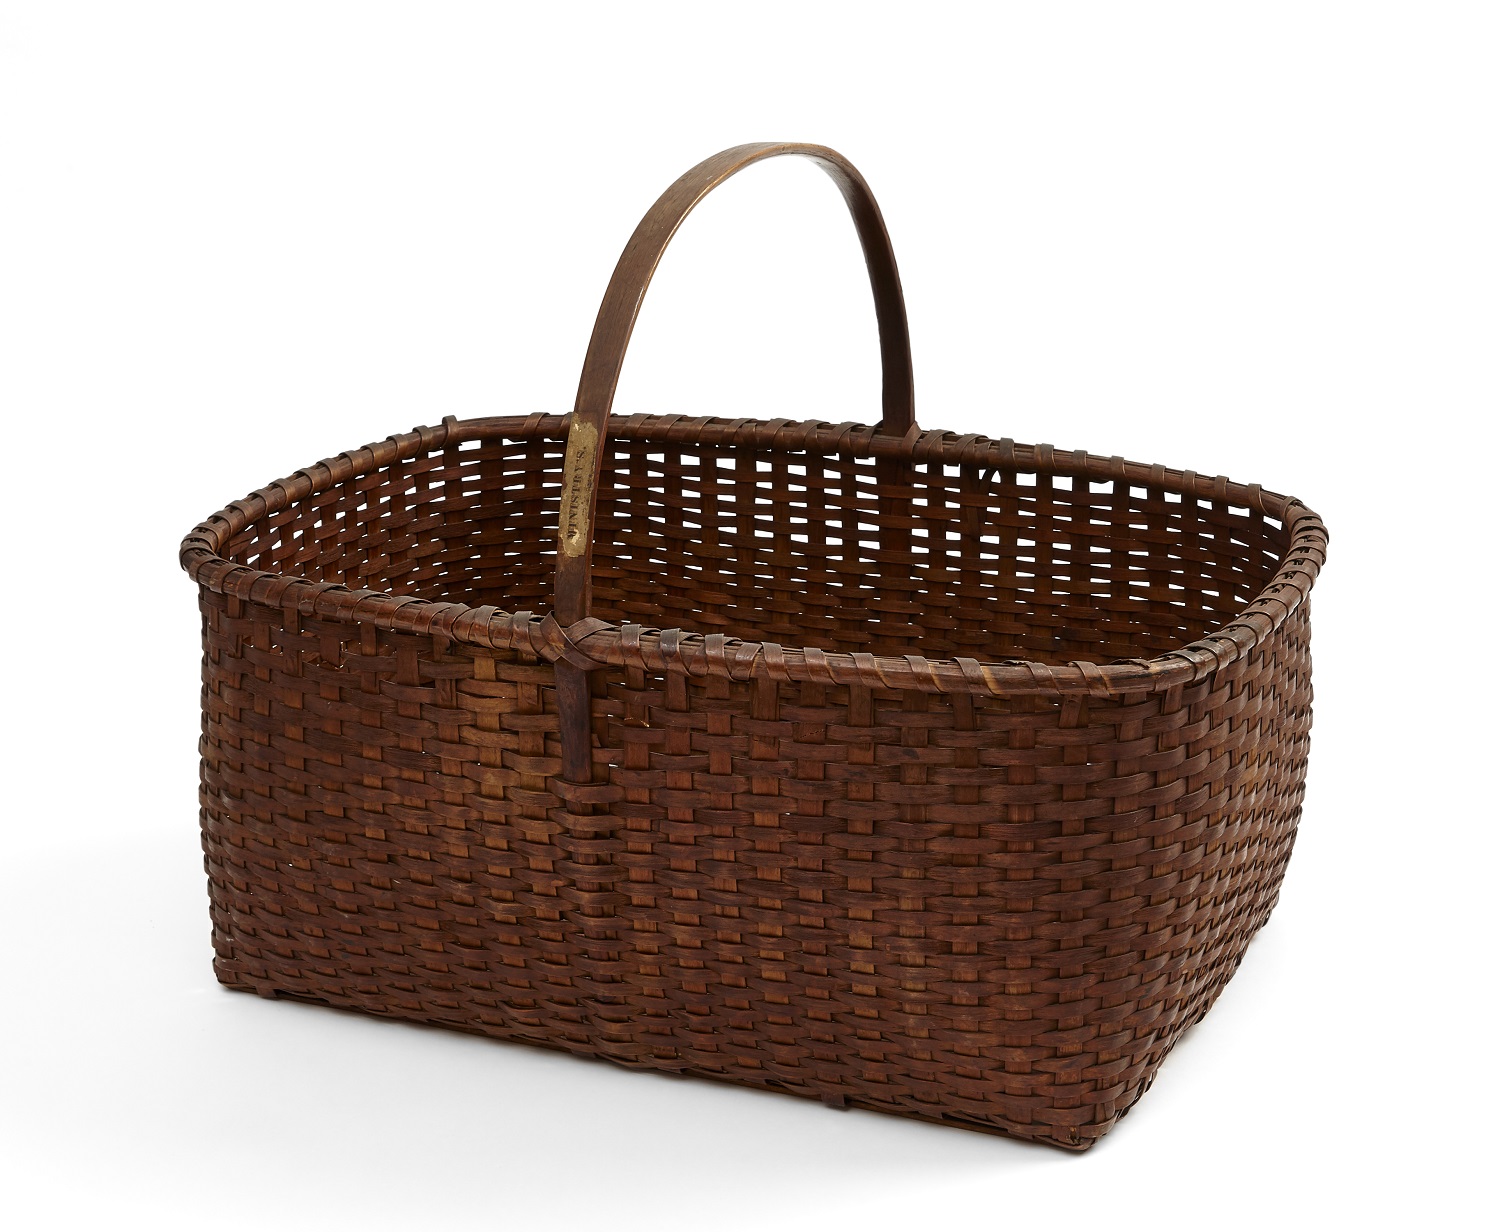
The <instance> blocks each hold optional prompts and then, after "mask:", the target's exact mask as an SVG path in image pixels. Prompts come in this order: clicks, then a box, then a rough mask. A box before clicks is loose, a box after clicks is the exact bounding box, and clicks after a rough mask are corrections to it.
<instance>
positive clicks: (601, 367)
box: [555, 141, 916, 627]
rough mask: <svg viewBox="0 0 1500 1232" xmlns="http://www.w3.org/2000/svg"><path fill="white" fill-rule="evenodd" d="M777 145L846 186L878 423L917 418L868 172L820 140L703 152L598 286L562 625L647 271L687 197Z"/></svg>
mask: <svg viewBox="0 0 1500 1232" xmlns="http://www.w3.org/2000/svg"><path fill="white" fill-rule="evenodd" d="M782 154H798V155H801V156H802V157H803V158H810V159H812V161H813V162H815V163H817V164H818V165H819V166H820V167H822V168H823V170H824V171H826V172H827V173H828V174H829V176H830V177H831V178H832V179H833V182H834V183H835V184H837V185H838V187H839V191H840V192H841V193H843V195H844V202H845V203H846V204H847V205H848V207H849V213H850V214H851V215H853V217H854V226H855V229H856V230H857V231H858V232H859V242H860V244H861V246H862V247H863V248H864V252H865V265H866V266H867V267H868V269H869V271H870V289H871V290H872V291H873V292H874V295H875V316H876V319H877V321H878V323H879V326H880V361H881V365H882V369H883V382H884V385H883V390H882V396H881V409H882V417H881V421H880V426H879V428H878V431H880V432H881V433H884V434H886V435H890V436H905V435H906V434H907V432H908V431H910V429H911V427H912V425H913V424H914V423H915V422H916V421H915V416H914V413H913V406H912V377H911V344H910V341H909V338H908V335H907V329H906V304H905V301H904V300H903V299H902V296H901V277H900V275H899V274H898V273H897V272H896V257H895V254H894V253H893V252H892V251H891V241H890V237H889V236H888V235H887V234H886V230H885V220H884V219H882V218H881V216H880V207H879V206H878V205H876V204H875V198H874V197H873V196H872V195H871V193H870V186H869V185H868V184H866V183H865V180H864V177H863V176H862V175H860V173H859V172H858V171H856V170H855V169H854V166H853V165H852V164H851V163H850V162H849V161H848V159H846V158H845V157H844V156H843V155H842V154H839V153H837V152H835V151H833V150H830V149H828V148H827V147H826V146H821V145H803V144H800V143H796V142H774V141H765V142H756V143H754V144H751V145H738V146H735V147H734V148H733V149H728V150H724V151H723V152H722V153H719V154H715V155H714V156H713V157H712V158H708V159H705V160H704V161H703V162H701V163H699V164H698V165H697V166H696V167H694V168H693V169H692V170H691V171H689V172H688V173H687V174H686V175H684V176H682V177H681V178H680V179H679V180H678V181H677V182H676V183H675V184H673V185H672V186H671V187H670V188H668V189H667V191H666V192H664V193H662V195H661V196H660V197H659V198H658V199H657V202H656V204H655V205H653V206H652V207H651V209H650V210H649V211H648V212H647V214H646V216H645V217H644V218H643V219H641V222H640V225H639V226H637V227H636V229H635V234H633V235H632V236H631V237H630V242H629V243H628V244H626V245H625V251H624V252H623V253H621V254H620V260H619V262H618V263H617V264H616V265H615V272H614V276H613V277H612V278H611V279H610V280H609V288H608V290H606V291H605V292H604V302H603V303H602V304H601V305H600V306H599V316H598V318H597V320H596V321H595V322H594V333H593V336H592V337H591V338H590V339H589V349H588V355H587V356H586V357H585V358H584V361H583V376H582V377H581V378H580V380H579V382H578V399H577V401H576V402H575V403H574V406H573V420H572V426H571V427H570V428H569V430H568V444H567V451H566V453H565V454H564V457H563V490H562V511H561V520H560V523H559V526H558V554H557V561H558V567H557V593H556V604H555V615H556V618H557V620H558V621H559V622H560V623H561V624H562V625H563V626H565V627H566V626H568V625H571V624H573V623H574V622H575V621H579V620H582V619H583V618H584V617H586V616H587V615H588V614H589V581H590V574H591V560H592V556H593V548H594V508H595V504H596V502H597V494H598V490H599V469H600V465H601V462H602V459H603V450H602V449H601V448H600V446H601V445H602V443H603V441H604V429H605V425H606V424H607V423H608V422H609V412H610V407H611V406H612V405H613V403H614V400H615V386H616V385H617V384H618V383H619V380H620V369H621V367H622V366H623V365H624V363H625V349H626V347H628V346H629V345H630V335H631V333H632V331H634V329H635V321H636V317H637V316H638V315H639V314H640V310H641V301H642V300H643V299H644V298H645V295H646V288H647V287H648V286H650V285H651V276H652V275H653V274H654V273H655V272H656V266H657V264H658V263H659V262H660V261H661V257H662V253H664V252H665V251H666V249H667V245H668V244H669V243H671V240H672V237H673V236H674V235H675V234H676V233H677V228H678V227H680V226H681V225H682V221H683V219H685V218H686V217H687V216H688V215H689V214H690V213H692V211H693V207H694V206H696V205H697V204H698V202H700V201H702V200H703V198H704V197H706V196H707V195H708V194H709V193H710V192H712V191H713V190H714V189H715V188H717V187H718V186H719V185H720V184H722V183H723V182H724V181H725V180H727V179H728V178H729V177H730V176H732V175H734V174H735V173H736V172H738V171H743V170H744V169H745V168H746V167H748V166H750V164H751V163H757V162H760V161H761V160H762V159H765V158H776V157H779V156H780V155H782Z"/></svg>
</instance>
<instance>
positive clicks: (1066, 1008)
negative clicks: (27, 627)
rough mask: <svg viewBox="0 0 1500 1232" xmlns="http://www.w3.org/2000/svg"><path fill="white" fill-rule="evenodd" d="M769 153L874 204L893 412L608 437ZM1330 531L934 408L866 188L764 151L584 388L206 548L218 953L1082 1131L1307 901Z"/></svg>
mask: <svg viewBox="0 0 1500 1232" xmlns="http://www.w3.org/2000/svg"><path fill="white" fill-rule="evenodd" d="M779 154H802V155H804V156H806V157H810V158H813V159H814V160H815V161H817V162H818V163H819V164H820V165H822V166H823V167H824V169H825V170H828V171H829V172H830V174H831V175H833V177H834V179H835V181H836V182H837V183H838V184H839V187H840V188H841V190H842V191H843V193H844V196H845V199H846V200H847V201H848V202H849V205H850V209H851V212H852V213H853V215H854V218H855V223H856V226H857V227H858V228H859V231H860V236H861V240H862V241H863V243H864V247H865V253H866V258H867V262H868V264H869V267H870V273H871V282H872V287H873V289H874V292H875V296H876V305H877V312H878V315H879V320H880V328H881V350H882V356H883V359H884V363H885V370H886V371H885V402H884V407H883V411H884V414H883V417H882V419H881V422H880V424H879V425H878V426H876V427H861V426H857V425H852V424H828V423H820V422H815V421H809V422H792V421H786V420H774V421H767V422H762V421H747V420H726V419H715V418H683V417H679V416H633V417H629V418H616V419H611V418H610V417H609V407H610V402H611V400H612V397H613V391H614V385H615V380H616V378H617V377H618V373H619V368H620V364H621V363H622V362H623V358H624V353H625V346H626V344H627V343H628V341H629V335H630V327H631V326H632V325H633V322H634V319H635V312H636V310H637V309H638V306H639V302H640V296H641V294H642V293H643V291H644V289H645V286H646V285H647V284H648V283H649V281H650V276H651V272H652V271H653V270H654V268H655V265H656V261H657V260H658V259H659V257H660V255H661V251H662V249H663V248H664V247H665V245H666V243H667V242H668V241H669V240H670V238H671V235H672V234H673V233H674V232H675V230H676V227H677V225H678V224H679V223H680V222H681V220H682V218H683V217H685V216H686V214H687V213H688V211H690V210H691V208H692V206H693V205H694V204H696V202H697V201H698V200H700V199H701V198H702V197H703V196H704V195H705V194H706V193H707V192H708V191H710V190H711V189H712V188H713V187H715V186H716V185H717V184H719V183H721V182H722V181H723V180H724V179H727V178H728V177H729V176H730V175H732V174H734V173H735V172H736V171H738V170H740V169H741V168H742V167H744V166H746V165H748V164H750V163H752V162H755V161H758V160H760V159H762V158H766V157H771V156H774V155H779ZM1326 541H1327V536H1326V533H1325V531H1324V528H1323V525H1322V523H1321V522H1320V521H1319V519H1318V517H1317V516H1316V515H1315V514H1313V513H1312V512H1311V511H1310V510H1308V509H1307V508H1306V507H1305V506H1303V505H1302V504H1301V503H1300V502H1298V501H1296V500H1293V499H1290V498H1287V497H1283V496H1277V495H1274V494H1272V493H1269V492H1265V491H1263V490H1262V489H1261V488H1260V487H1258V486H1255V485H1243V484H1238V483H1231V482H1229V481H1228V480H1227V479H1224V478H1222V477H1220V478H1213V479H1209V478H1203V477H1199V476H1197V475H1195V474H1193V473H1192V472H1190V471H1187V472H1184V471H1176V470H1169V469H1166V468H1164V467H1161V466H1148V465H1141V464H1137V463H1132V462H1125V461H1123V460H1121V459H1119V458H1102V457H1096V456H1092V455H1089V454H1086V453H1082V452H1062V451H1056V450H1053V449H1052V448H1051V447H1050V446H1047V445H1037V446H1030V445H1018V444H1015V443H1013V442H1011V441H1009V440H1000V441H992V440H989V439H987V438H985V437H981V436H957V435H954V434H952V433H945V432H935V431H927V432H922V431H919V430H918V429H917V428H916V427H915V426H914V423H913V421H912V418H911V379H910V361H909V358H907V343H906V325H905V317H904V313H903V311H902V308H901V295H900V284H899V280H898V279H897V278H896V274H895V265H894V260H893V258H891V257H890V248H889V242H888V241H887V240H886V238H885V230H884V226H883V224H882V223H881V222H880V216H879V211H878V209H877V208H876V207H875V205H874V201H873V198H871V197H870V196H869V192H868V189H867V187H866V186H865V184H864V181H863V180H862V179H861V178H860V177H859V174H858V172H856V171H854V170H853V168H852V167H850V166H849V165H848V164H847V162H845V161H844V160H843V159H842V158H841V157H840V156H838V155H837V154H834V153H833V152H832V151H829V150H826V149H824V148H822V147H814V146H800V145H757V146H746V147H737V148H736V149H734V150H729V151H726V152H725V153H723V154H721V155H718V156H716V157H715V158H713V159H709V160H708V161H707V162H705V163H703V164H700V165H699V166H698V167H696V168H694V169H693V170H692V171H690V172H689V173H688V174H687V175H685V176H684V177H683V178H682V179H681V180H679V181H678V182H677V183H676V184H674V185H673V186H672V188H671V189H669V190H668V192H667V193H666V194H665V195H664V196H663V197H662V199H661V200H660V201H658V203H657V205H656V206H655V207H654V208H653V210H652V211H651V213H649V214H648V215H647V217H646V219H645V220H644V221H643V222H642V224H641V227H640V228H639V229H638V230H637V232H636V235H635V236H634V237H633V238H632V240H631V244H630V246H628V247H627V248H626V251H625V254H624V255H623V256H622V257H621V261H620V265H619V267H617V269H616V273H615V278H614V281H613V282H612V283H611V285H610V289H609V292H608V293H607V294H606V297H605V301H604V306H603V307H602V308H601V310H600V317H599V324H598V325H597V326H596V329H595V334H594V338H593V341H592V342H591V344H590V350H589V356H588V359H587V361H586V363H585V368H584V377H583V382H582V384H581V386H580V390H579V398H578V403H577V405H576V408H575V411H574V413H573V414H572V415H567V416H563V415H550V416H549V415H532V416H529V417H515V418H493V419H480V420H471V421H466V422H458V421H456V420H453V419H448V420H445V421H444V422H443V423H442V424H441V425H440V426H438V427H430V428H418V429H415V430H414V431H412V432H409V433H406V434H404V435H399V436H393V437H391V438H389V439H387V440H385V441H382V442H380V443H378V444H373V445H368V446H365V447H364V448H362V449H358V450H355V451H353V452H350V453H346V454H341V455H339V456H338V457H337V458H333V459H330V460H328V461H325V462H320V463H318V464H316V465H315V466H312V467H309V468H308V469H306V470H302V471H298V472H297V473H296V474H295V475H293V476H291V477H290V478H288V479H284V480H281V481H280V482H278V483H273V484H271V485H270V486H269V487H267V488H264V489H262V490H261V491H259V492H256V493H254V494H253V495H251V496H249V497H247V498H246V499H245V500H242V501H237V502H235V503H234V504H232V505H231V506H229V507H228V508H227V509H225V510H223V511H221V512H220V513H218V514H216V515H215V516H213V517H212V518H210V519H209V520H208V521H207V522H205V523H204V524H203V525H201V526H199V527H198V528H196V529H195V530H194V531H193V533H192V534H190V535H189V536H188V538H187V539H186V540H185V541H184V543H183V550H182V560H183V564H184V566H185V567H186V568H187V570H188V572H189V573H190V574H191V575H192V577H193V578H194V580H195V581H196V582H197V583H198V586H199V590H200V597H201V605H202V610H203V646H204V660H203V665H204V678H203V679H204V687H203V694H202V699H203V724H204V726H203V741H202V755H203V761H202V826H203V842H204V848H205V851H206V855H207V868H208V873H209V885H210V896H211V906H212V916H213V925H214V946H215V950H216V954H217V957H216V960H215V968H216V971H217V973H218V976H219V978H220V979H221V980H222V981H223V982H224V983H226V984H228V985H231V986H233V987H236V988H243V989H250V990H253V991H255V992H258V993H261V994H263V995H269V996H274V995H288V996H294V997H300V998H310V999H313V1000H317V1001H320V1002H323V1003H326V1004H330V1005H336V1006H342V1007H347V1008H351V1009H358V1010H364V1011H367V1012H370V1013H375V1014H381V1015H385V1016H390V1017H398V1018H404V1019H410V1020H414V1021H419V1022H425V1023H435V1024H439V1025H445V1026H451V1027H456V1028H462V1029H465V1030H470V1031H479V1032H483V1033H485V1034H489V1035H494V1036H497V1037H501V1038H505V1039H514V1040H524V1041H527V1042H530V1043H536V1044H545V1045H550V1046H553V1047H558V1048H564V1049H569V1050H571V1051H574V1052H578V1053H584V1054H588V1055H591V1056H597V1057H604V1058H608V1059H610V1060H613V1061H617V1062H620V1063H622V1064H626V1065H631V1066H640V1067H647V1068H653V1069H660V1070H668V1071H673V1072H679V1073H684V1074H695V1075H702V1076H706V1077H713V1078H720V1079H728V1080H731V1081H735V1082H740V1083H750V1084H754V1085H757V1086H764V1087H772V1088H777V1089H781V1090H785V1091H790V1092H793V1093H796V1094H800V1095H807V1096H814V1097H818V1098H821V1099H823V1100H825V1101H827V1102H829V1103H833V1104H836V1105H845V1104H850V1105H858V1106H861V1107H867V1108H873V1109H878V1110H881V1111H885V1112H891V1113H898V1114H902V1115H906V1116H915V1117H922V1118H926V1119H930V1120H934V1121H939V1122H942V1123H945V1124H952V1125H960V1126H965V1127H969V1128H976V1129H985V1130H990V1131H996V1132H1003V1133H1006V1134H1010V1135H1014V1136H1017V1137H1021V1138H1028V1139H1035V1140H1039V1141H1043V1142H1046V1143H1049V1144H1051V1145H1055V1146H1062V1147H1068V1148H1073V1149H1082V1148H1085V1147H1087V1146H1089V1145H1090V1144H1092V1143H1093V1142H1094V1141H1096V1140H1097V1139H1098V1138H1099V1137H1100V1136H1102V1135H1103V1134H1104V1133H1105V1132H1106V1131H1107V1130H1108V1129H1109V1128H1110V1126H1111V1125H1112V1124H1113V1123H1114V1122H1115V1121H1117V1120H1118V1119H1119V1118H1120V1117H1121V1116H1122V1115H1123V1114H1124V1113H1125V1111H1126V1110H1127V1109H1128V1108H1129V1107H1130V1106H1131V1104H1132V1103H1133V1102H1134V1101H1135V1100H1136V1099H1137V1098H1138V1097H1139V1096H1140V1095H1141V1094H1142V1092H1143V1091H1144V1090H1145V1089H1146V1087H1147V1086H1148V1085H1149V1084H1150V1082H1151V1080H1152V1078H1153V1077H1154V1075H1155V1073H1156V1071H1157V1068H1158V1067H1159V1065H1160V1064H1161V1061H1162V1059H1163V1057H1164V1056H1165V1055H1166V1053H1167V1052H1168V1051H1169V1050H1170V1049H1171V1047H1172V1045H1173V1044H1174V1043H1175V1042H1176V1041H1177V1040H1178V1039H1179V1038H1180V1037H1181V1036H1182V1034H1183V1032H1184V1031H1186V1030H1187V1028H1188V1027H1189V1026H1191V1025H1192V1024H1193V1023H1194V1022H1196V1021H1197V1020H1198V1019H1199V1018H1200V1017H1201V1016H1202V1015H1203V1013H1204V1012H1205V1011H1206V1010H1207V1008H1208V1006H1209V1005H1210V1004H1212V1002H1213V1000H1214V998H1215V997H1216V996H1217V995H1218V993H1219V992H1220V990H1221V989H1222V988H1223V986H1224V984H1225V982H1226V981H1227V980H1228V979H1229V977H1230V975H1231V974H1232V973H1233V971H1234V969H1235V967H1236V966H1237V965H1238V963H1239V961H1240V959H1241V957H1242V956H1243V954H1244V951H1245V947H1246V945H1247V944H1248V943H1249V940H1250V938H1251V936H1252V935H1253V934H1254V933H1255V931H1256V930H1257V929H1258V928H1259V927H1260V925H1261V924H1262V923H1264V922H1265V920H1266V917H1267V915H1268V914H1269V912H1270V911H1271V908H1272V907H1273V905H1274V904H1275V901H1276V896H1277V891H1278V888H1279V886H1280V883H1281V878H1282V874H1283V872H1284V870H1285V867H1286V862H1287V858H1288V856H1289V854H1290V851H1291V847H1292V840H1293V836H1294V834H1295V831H1296V826H1297V821H1298V818H1299V815H1300V809H1301V799H1302V787H1303V778H1304V774H1305V769H1306V764H1307V749H1308V729H1309V725H1310V721H1311V709H1310V707H1311V697H1312V692H1311V687H1310V683H1309V670H1310V663H1309V656H1308V596H1309V593H1310V591H1311V588H1312V584H1313V580H1314V578H1315V577H1316V574H1317V570H1318V567H1319V566H1320V564H1321V563H1322V561H1323V557H1324V551H1325V547H1326Z"/></svg>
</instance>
